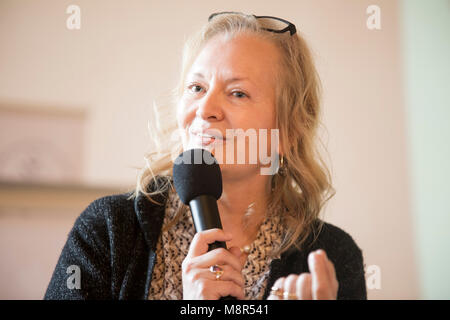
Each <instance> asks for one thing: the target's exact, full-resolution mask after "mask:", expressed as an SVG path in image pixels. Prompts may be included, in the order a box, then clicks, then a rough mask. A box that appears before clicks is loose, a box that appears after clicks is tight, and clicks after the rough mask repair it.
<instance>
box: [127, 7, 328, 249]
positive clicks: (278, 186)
mask: <svg viewBox="0 0 450 320" xmlns="http://www.w3.org/2000/svg"><path fill="white" fill-rule="evenodd" d="M263 28H271V29H276V28H277V27H276V25H275V24H274V25H271V23H270V22H268V20H264V25H263V24H262V22H261V21H260V20H259V19H256V18H255V17H254V16H253V15H246V14H240V13H236V14H221V15H217V16H215V17H214V18H213V19H212V20H211V21H209V22H208V23H207V24H205V25H204V26H203V27H202V28H201V29H200V30H199V31H198V32H197V33H195V34H194V35H192V36H191V37H190V38H188V39H187V40H186V42H185V45H184V48H183V55H182V66H181V76H180V78H179V83H178V85H177V87H175V88H174V89H173V90H172V91H171V95H170V98H171V103H170V105H171V106H170V108H167V109H166V110H165V111H167V113H166V114H165V115H162V116H163V117H164V118H165V120H167V118H169V119H175V117H174V116H173V111H174V110H175V108H176V105H177V103H178V100H179V99H180V98H181V96H182V95H183V91H184V86H185V79H186V76H187V73H188V71H189V69H190V67H191V66H192V64H193V63H194V60H195V58H196V57H197V56H198V54H199V53H200V51H201V50H202V48H203V47H204V46H205V44H206V43H207V42H208V41H209V40H210V39H212V38H213V37H214V36H216V35H222V36H224V37H226V39H232V38H233V37H236V36H238V35H239V34H242V33H245V34H251V35H254V36H257V37H259V38H262V39H265V40H267V41H271V42H272V43H274V44H275V45H276V47H277V48H279V50H280V53H281V61H279V67H278V73H277V75H276V79H277V81H276V83H277V87H276V89H275V90H276V123H277V127H278V128H279V134H280V144H281V150H283V163H284V166H283V168H282V171H281V172H282V174H280V173H277V174H275V175H273V176H272V192H271V195H270V197H269V206H270V207H271V208H278V209H280V208H283V209H284V210H278V211H277V212H279V214H281V215H282V217H281V218H282V219H281V221H282V223H283V225H284V229H285V236H284V238H283V240H282V243H281V246H280V248H278V249H277V250H276V252H274V254H281V253H283V252H284V251H286V250H287V249H289V248H290V247H292V246H295V247H297V248H302V246H303V244H305V242H306V239H307V238H308V237H309V236H310V235H313V236H314V240H315V239H316V237H317V235H318V233H319V232H320V230H321V227H322V224H323V221H322V220H321V219H319V214H320V212H321V210H322V208H323V206H324V205H325V203H326V202H327V201H328V200H329V199H330V198H331V197H332V196H334V194H335V191H334V188H333V187H332V184H331V175H330V171H329V170H328V168H327V166H326V164H325V162H324V161H323V159H322V158H321V155H320V153H319V149H318V146H319V142H320V145H321V146H323V147H324V145H323V143H322V142H321V140H320V138H319V137H318V134H317V131H318V130H317V129H318V127H319V125H321V123H320V111H321V108H320V92H321V87H320V80H319V77H318V74H317V72H316V69H315V66H314V62H313V58H312V55H311V52H310V49H309V48H308V46H307V44H306V42H305V40H304V39H303V37H302V36H301V35H300V34H299V33H298V32H297V33H296V34H294V35H293V36H291V35H290V34H289V32H285V33H283V34H279V33H273V32H269V31H266V30H264V29H263ZM154 107H155V108H156V106H155V105H154ZM155 110H156V109H155ZM158 113H159V119H156V121H154V124H156V125H155V126H154V127H153V128H150V130H151V132H150V134H152V133H154V132H155V133H157V134H156V135H155V136H154V137H156V139H155V145H156V150H155V151H153V152H151V153H148V154H146V155H145V159H146V166H145V167H144V168H141V171H140V173H139V176H138V179H137V185H136V188H135V190H134V193H133V195H132V196H131V197H130V198H133V197H136V196H137V195H138V194H139V193H142V194H143V195H145V196H146V197H147V198H148V200H149V201H152V202H156V201H155V200H154V199H152V196H155V195H156V194H164V193H166V192H167V191H169V190H173V186H172V182H171V176H172V166H173V162H172V159H173V152H176V153H177V154H179V153H181V152H182V151H183V149H182V145H181V142H180V143H178V144H177V145H175V147H174V145H173V142H172V145H171V144H170V143H167V141H168V140H167V139H168V136H169V135H170V134H171V133H172V132H173V130H176V129H177V124H176V121H172V123H171V124H167V123H165V125H164V127H162V126H161V123H163V121H162V119H161V112H160V111H159V112H158ZM168 146H170V150H169V148H168ZM157 177H158V179H157ZM149 184H153V186H154V188H155V189H154V190H153V191H152V192H149V191H150V190H148V186H149ZM183 210H186V206H184V205H183V206H182V207H181V208H180V209H179V212H178V213H177V214H176V217H175V219H174V220H176V219H177V218H179V217H180V216H181V214H182V211H183ZM173 222H174V221H173ZM317 223H318V224H317ZM173 224H174V223H171V224H169V226H168V227H167V228H170V227H171V226H173ZM317 226H318V227H317ZM313 242H314V241H313Z"/></svg>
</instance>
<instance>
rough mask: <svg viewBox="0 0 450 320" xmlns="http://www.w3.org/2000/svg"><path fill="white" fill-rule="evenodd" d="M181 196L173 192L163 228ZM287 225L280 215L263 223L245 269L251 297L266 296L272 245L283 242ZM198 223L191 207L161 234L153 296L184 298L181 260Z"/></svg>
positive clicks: (247, 287)
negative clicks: (281, 221)
mask: <svg viewBox="0 0 450 320" xmlns="http://www.w3.org/2000/svg"><path fill="white" fill-rule="evenodd" d="M180 205H182V203H181V200H180V199H179V197H178V195H177V194H176V193H175V192H169V199H168V201H167V204H166V212H165V216H164V222H163V228H164V226H166V225H167V224H168V223H169V222H170V221H171V220H172V218H173V217H174V216H175V213H176V211H177V209H178V207H179V206H180ZM282 232H283V229H282V227H281V224H280V218H279V216H278V215H270V216H267V217H266V219H265V220H264V221H263V223H262V224H261V227H260V229H259V232H258V234H257V236H256V239H255V241H254V242H253V243H252V244H251V246H250V253H249V255H248V257H247V261H246V263H245V266H244V269H243V276H244V279H245V288H244V293H245V296H246V298H247V299H250V300H252V299H262V297H263V295H264V290H265V288H266V284H267V279H268V276H269V271H270V270H269V266H270V263H271V261H272V259H277V258H279V256H278V257H271V256H270V252H271V250H272V248H276V247H278V246H279V245H280V242H281V237H282ZM194 234H195V227H194V223H193V221H192V217H191V213H190V210H189V208H188V210H186V211H185V212H184V213H183V214H182V216H181V219H179V220H178V221H177V223H176V224H175V225H174V226H173V227H172V228H170V229H169V230H168V231H166V232H161V236H160V238H159V240H158V243H157V246H156V262H155V266H154V269H153V274H152V282H151V289H150V292H149V296H148V299H149V300H171V299H175V300H180V299H183V285H182V280H181V263H182V262H183V260H184V258H185V257H186V255H187V253H188V251H189V245H190V243H191V241H192V238H193V237H194Z"/></svg>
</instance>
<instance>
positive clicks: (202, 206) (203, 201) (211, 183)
mask: <svg viewBox="0 0 450 320" xmlns="http://www.w3.org/2000/svg"><path fill="white" fill-rule="evenodd" d="M173 182H174V186H175V190H176V192H177V193H178V196H179V197H180V199H181V201H182V202H183V203H184V204H186V205H189V208H190V209H191V214H192V219H193V220H194V226H195V231H196V232H200V231H204V230H208V229H213V228H219V229H222V223H221V222H220V215H219V208H218V207H217V200H218V199H219V198H220V196H221V195H222V173H221V171H220V167H219V164H218V163H217V160H216V159H215V158H214V156H213V155H212V154H211V153H210V152H209V151H207V150H205V149H190V150H187V151H185V152H183V153H181V154H180V155H179V156H178V157H177V158H176V159H175V161H174V166H173ZM216 248H224V249H227V246H226V244H225V242H223V241H216V242H214V243H211V244H209V245H208V251H211V250H214V249H216Z"/></svg>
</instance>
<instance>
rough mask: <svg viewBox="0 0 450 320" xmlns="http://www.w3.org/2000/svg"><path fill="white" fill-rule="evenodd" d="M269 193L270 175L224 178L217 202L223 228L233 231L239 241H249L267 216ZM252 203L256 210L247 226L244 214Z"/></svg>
mask: <svg viewBox="0 0 450 320" xmlns="http://www.w3.org/2000/svg"><path fill="white" fill-rule="evenodd" d="M269 194H270V176H267V175H260V174H256V175H254V176H246V177H245V180H244V179H240V180H231V181H230V180H229V179H228V180H227V179H224V181H223V192H222V196H221V198H220V199H219V201H218V202H217V205H218V207H219V212H220V219H221V222H222V227H223V229H224V230H225V231H227V232H230V233H232V234H233V238H234V239H236V240H237V242H247V241H249V240H250V238H252V237H253V236H255V232H256V231H257V230H258V229H259V225H260V222H261V221H262V219H263V218H264V217H265V213H266V209H267V202H268V196H269ZM252 203H254V205H253V206H252V210H254V212H253V213H252V216H251V223H250V224H248V226H247V228H246V227H245V226H244V215H245V213H246V211H247V209H248V207H249V205H250V204H252Z"/></svg>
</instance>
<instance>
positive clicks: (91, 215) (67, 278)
mask: <svg viewBox="0 0 450 320" xmlns="http://www.w3.org/2000/svg"><path fill="white" fill-rule="evenodd" d="M101 201H102V199H98V200H95V201H94V202H92V203H91V204H90V205H89V206H88V207H87V208H86V209H85V210H84V211H83V213H82V214H81V215H80V216H79V217H78V219H77V220H76V221H75V224H74V226H73V228H72V230H71V231H70V233H69V235H68V238H67V241H66V243H65V245H64V247H63V249H62V253H61V255H60V257H59V260H58V262H57V265H56V268H55V270H54V272H53V275H52V278H51V280H50V283H49V285H48V288H47V291H46V293H45V296H44V299H46V300H87V299H110V298H111V281H110V277H111V270H110V266H109V261H110V258H109V256H110V254H109V242H108V231H107V226H106V219H105V217H104V214H103V213H102V211H103V208H102V206H101V203H102V202H101Z"/></svg>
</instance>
